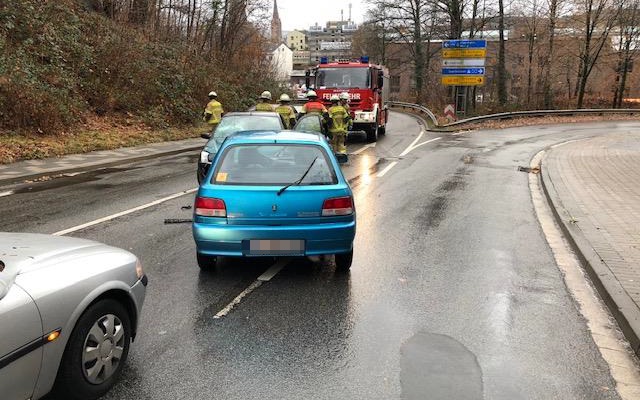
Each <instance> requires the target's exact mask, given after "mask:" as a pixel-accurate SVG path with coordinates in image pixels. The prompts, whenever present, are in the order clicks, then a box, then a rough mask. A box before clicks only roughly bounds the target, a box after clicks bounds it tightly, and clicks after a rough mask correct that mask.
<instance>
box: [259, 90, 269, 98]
mask: <svg viewBox="0 0 640 400" xmlns="http://www.w3.org/2000/svg"><path fill="white" fill-rule="evenodd" d="M260 98H261V99H265V100H271V92H270V91H268V90H265V91H264V92H262V94H261V95H260Z"/></svg>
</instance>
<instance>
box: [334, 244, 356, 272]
mask: <svg viewBox="0 0 640 400" xmlns="http://www.w3.org/2000/svg"><path fill="white" fill-rule="evenodd" d="M335 259H336V271H342V272H345V271H348V270H349V268H351V263H352V262H353V249H352V250H351V251H349V252H348V253H340V254H336V255H335Z"/></svg>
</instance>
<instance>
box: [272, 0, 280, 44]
mask: <svg viewBox="0 0 640 400" xmlns="http://www.w3.org/2000/svg"><path fill="white" fill-rule="evenodd" d="M271 42H273V43H281V42H282V22H281V21H280V15H279V14H278V0H273V17H272V18H271Z"/></svg>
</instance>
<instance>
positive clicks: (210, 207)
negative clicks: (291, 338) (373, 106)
mask: <svg viewBox="0 0 640 400" xmlns="http://www.w3.org/2000/svg"><path fill="white" fill-rule="evenodd" d="M355 233H356V210H355V206H354V201H353V194H352V191H351V188H350V187H349V183H348V182H347V181H346V180H345V178H344V176H343V175H342V171H341V170H340V167H339V165H338V162H337V160H336V158H335V156H334V155H333V153H332V151H331V148H330V146H329V144H328V143H327V141H326V139H325V138H324V136H322V135H321V134H313V133H303V132H297V131H273V132H241V133H238V134H235V135H232V136H229V137H227V138H226V140H225V141H224V142H223V143H222V145H221V147H220V150H219V151H218V152H217V154H216V156H215V158H214V159H213V161H212V165H211V168H210V169H209V171H208V173H207V175H206V177H205V179H204V180H203V182H202V184H201V185H200V188H199V189H198V194H197V196H196V199H195V205H194V218H193V237H194V239H195V243H196V253H197V260H198V265H199V266H200V268H210V267H212V266H214V265H215V264H216V262H217V257H219V256H232V257H274V256H320V255H335V263H336V268H338V269H340V270H348V269H349V268H350V267H351V263H352V259H353V241H354V238H355Z"/></svg>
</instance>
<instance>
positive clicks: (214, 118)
mask: <svg viewBox="0 0 640 400" xmlns="http://www.w3.org/2000/svg"><path fill="white" fill-rule="evenodd" d="M223 113H224V110H223V109H222V104H220V102H219V101H218V100H215V99H214V100H211V101H210V102H209V103H207V106H206V107H205V109H204V120H205V121H206V122H207V123H209V124H211V125H215V124H219V123H220V120H221V119H222V114H223ZM207 115H210V116H211V117H209V119H207Z"/></svg>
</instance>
